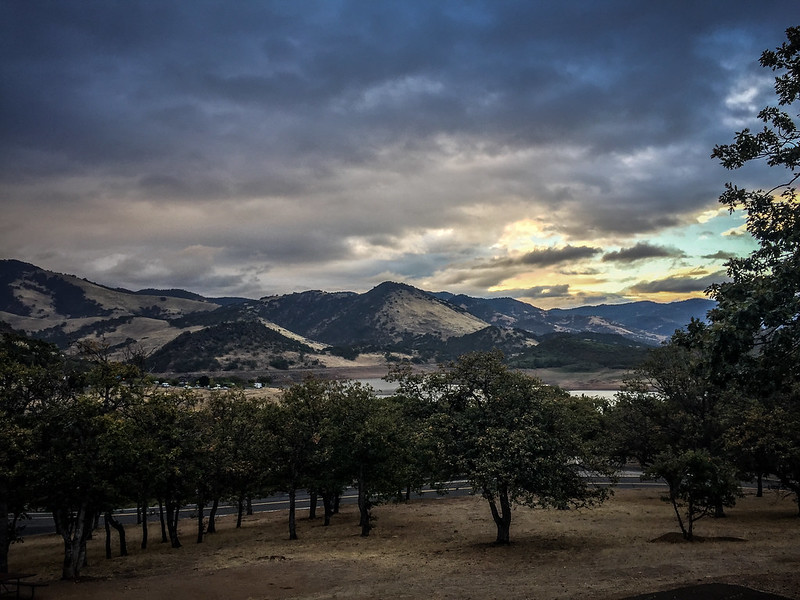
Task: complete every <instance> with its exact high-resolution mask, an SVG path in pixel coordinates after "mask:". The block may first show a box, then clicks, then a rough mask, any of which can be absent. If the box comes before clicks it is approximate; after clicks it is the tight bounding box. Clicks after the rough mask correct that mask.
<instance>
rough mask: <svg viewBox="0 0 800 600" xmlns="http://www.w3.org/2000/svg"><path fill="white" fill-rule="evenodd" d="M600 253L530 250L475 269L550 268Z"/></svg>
mask: <svg viewBox="0 0 800 600" xmlns="http://www.w3.org/2000/svg"><path fill="white" fill-rule="evenodd" d="M599 252H600V249H599V248H591V247H589V246H569V245H567V246H564V247H563V248H544V249H541V250H532V251H530V252H526V253H525V254H522V255H521V256H514V257H508V258H499V259H495V260H493V261H491V262H489V263H486V264H484V265H480V266H478V267H476V268H497V267H513V266H526V267H552V266H554V265H559V264H563V263H567V262H574V261H579V260H582V259H587V258H591V257H593V256H594V255H596V254H598V253H599Z"/></svg>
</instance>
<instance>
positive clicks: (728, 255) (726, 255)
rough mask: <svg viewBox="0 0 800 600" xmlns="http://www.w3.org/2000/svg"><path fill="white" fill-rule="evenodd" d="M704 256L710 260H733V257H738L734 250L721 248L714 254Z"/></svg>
mask: <svg viewBox="0 0 800 600" xmlns="http://www.w3.org/2000/svg"><path fill="white" fill-rule="evenodd" d="M703 258H707V259H709V260H731V259H732V258H737V255H736V254H734V253H733V252H724V251H722V250H720V251H719V252H714V254H704V255H703Z"/></svg>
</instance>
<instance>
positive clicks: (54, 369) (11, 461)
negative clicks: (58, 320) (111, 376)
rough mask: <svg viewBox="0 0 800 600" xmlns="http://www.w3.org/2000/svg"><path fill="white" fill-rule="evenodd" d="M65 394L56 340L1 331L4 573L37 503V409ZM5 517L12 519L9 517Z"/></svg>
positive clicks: (0, 563) (0, 549)
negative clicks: (22, 523)
mask: <svg viewBox="0 0 800 600" xmlns="http://www.w3.org/2000/svg"><path fill="white" fill-rule="evenodd" d="M65 393H66V380H65V371H64V361H63V357H62V356H61V353H60V352H59V350H58V348H56V347H55V346H54V345H52V344H48V343H45V342H40V341H36V340H32V339H28V338H26V337H24V336H22V335H17V334H14V333H2V334H0V515H3V519H4V522H3V523H2V524H0V573H6V572H8V552H9V547H10V545H11V543H13V542H15V541H18V540H19V539H20V537H19V521H20V518H21V517H23V516H24V514H25V511H26V510H27V508H28V507H29V506H30V504H31V502H32V501H33V489H32V488H33V484H34V483H35V480H36V478H35V475H34V471H35V468H36V465H37V460H36V457H37V454H36V452H35V451H34V448H35V429H36V426H37V419H36V412H37V411H38V410H39V408H40V407H41V406H42V405H43V404H46V403H49V402H53V401H56V400H57V399H59V398H60V397H62V396H63V395H64V394H65ZM6 515H8V516H9V520H8V521H5V519H6Z"/></svg>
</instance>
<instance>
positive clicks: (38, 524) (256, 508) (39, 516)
mask: <svg viewBox="0 0 800 600" xmlns="http://www.w3.org/2000/svg"><path fill="white" fill-rule="evenodd" d="M619 475H620V479H619V482H618V483H617V487H624V488H630V487H651V486H656V487H663V484H661V483H658V482H647V481H642V480H641V471H640V470H627V469H626V470H624V471H621V472H620V474H619ZM597 483H598V484H599V485H607V484H608V481H607V480H600V481H598V482H597ZM446 490H447V496H451V497H454V496H466V495H469V494H470V493H471V491H472V490H471V488H470V486H469V484H468V483H467V481H466V480H459V481H452V482H450V483H449V484H448V486H447V487H446ZM436 495H437V492H436V490H435V489H432V488H430V487H426V488H424V489H423V490H422V491H421V492H420V493H414V494H413V495H412V499H413V498H422V497H431V496H436ZM357 500H358V496H357V493H356V490H355V489H353V488H350V489H347V490H345V492H344V494H342V496H341V502H342V503H343V504H355V503H356V502H357ZM296 503H297V510H298V511H306V510H309V508H310V505H311V500H310V498H309V496H308V494H307V493H306V492H299V491H298V493H297V498H296ZM318 506H319V510H320V511H321V510H322V506H321V503H320V504H319V505H318ZM288 509H289V496H288V495H287V494H275V495H272V496H268V497H266V498H258V499H255V500H253V512H274V511H285V510H288ZM194 511H195V507H194V506H193V505H190V506H186V507H184V508H183V509H182V510H181V515H182V517H183V518H190V517H192V516H193V515H196V513H195V512H194ZM236 511H237V508H236V505H235V504H223V505H220V507H219V509H218V510H217V515H218V516H226V515H235V514H236ZM148 513H149V516H148V520H150V521H155V520H157V519H158V506H153V507H150V508H149V510H148ZM206 514H208V509H206ZM114 516H115V517H116V518H117V519H118V520H119V521H121V522H122V523H124V524H126V525H131V524H134V523H136V509H135V508H125V509H121V510H118V511H116V512H115V513H114ZM20 524H21V525H22V526H24V529H23V530H22V531H21V535H22V537H25V536H29V535H41V534H49V533H54V532H55V527H54V525H53V516H52V514H51V513H49V512H35V513H29V514H28V519H27V520H25V521H21V522H20Z"/></svg>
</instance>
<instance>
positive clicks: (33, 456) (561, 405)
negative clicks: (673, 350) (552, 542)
mask: <svg viewBox="0 0 800 600" xmlns="http://www.w3.org/2000/svg"><path fill="white" fill-rule="evenodd" d="M83 356H84V359H85V361H84V362H83V363H80V365H78V366H76V365H74V364H72V365H70V364H68V363H66V362H65V360H64V357H63V356H62V355H61V354H60V353H59V352H58V351H57V350H56V349H55V347H54V346H51V345H49V344H46V343H44V342H39V341H35V340H30V339H27V338H24V337H21V336H18V335H15V334H11V333H9V334H4V335H3V336H2V343H0V365H2V367H1V369H2V370H1V371H0V390H1V392H0V423H2V427H3V429H2V431H0V439H1V440H2V445H0V448H2V454H0V511H4V512H5V513H6V514H9V515H11V518H10V520H9V523H8V527H7V528H3V538H2V539H0V544H1V545H0V569H1V570H7V568H8V551H9V546H10V544H11V543H12V542H13V541H14V539H15V537H16V535H17V525H18V523H19V519H20V518H21V517H23V516H24V513H25V511H26V510H30V509H47V510H50V511H52V513H53V516H54V519H55V522H56V526H57V530H58V532H59V533H60V534H61V536H62V537H63V540H64V563H63V569H62V576H63V577H64V578H69V579H71V578H75V577H77V576H78V574H79V572H80V569H81V568H82V566H83V565H84V564H85V561H86V543H87V540H88V539H89V538H90V536H91V534H92V531H93V530H94V529H95V527H96V526H97V521H98V519H99V517H100V516H103V517H104V520H105V524H106V553H107V555H108V556H109V557H110V555H111V544H110V539H111V537H110V530H111V528H112V527H113V528H115V529H116V530H117V531H118V532H119V537H120V553H121V554H126V553H127V549H126V540H125V531H124V528H123V527H122V526H121V525H120V524H119V523H118V522H117V521H116V519H115V518H114V514H113V511H114V509H115V508H117V507H120V506H127V505H134V504H135V505H136V506H139V507H141V508H142V515H143V519H142V542H141V543H142V548H146V547H147V544H148V539H147V531H148V528H147V525H148V524H147V510H146V507H148V506H150V505H151V503H153V502H157V503H158V505H159V507H160V508H161V510H160V511H159V514H160V517H161V528H162V541H163V542H169V543H170V544H171V545H172V547H175V548H178V547H180V545H181V542H180V540H179V537H178V518H179V514H180V510H181V508H182V507H184V506H186V505H187V504H192V505H194V506H195V507H196V508H195V509H194V510H195V511H196V515H197V541H198V542H201V541H202V540H203V536H204V535H205V534H207V533H213V532H214V530H215V516H216V511H217V507H218V506H219V503H220V502H221V501H232V502H236V503H238V506H239V520H238V524H239V525H240V524H241V516H242V512H243V507H244V504H245V501H246V499H247V498H250V497H253V496H255V495H262V494H269V493H273V492H276V491H284V492H287V493H288V496H289V501H290V508H289V519H288V522H289V537H290V539H296V538H297V527H296V516H295V512H296V511H295V497H296V493H297V491H298V490H308V491H309V492H310V493H311V494H312V506H313V507H316V504H317V501H316V500H317V498H321V499H322V504H323V507H324V519H325V524H326V525H327V524H328V523H329V522H330V519H331V518H332V515H333V514H334V513H335V512H336V507H337V499H338V496H339V495H340V493H341V492H342V491H343V489H345V488H347V487H350V486H353V487H355V488H356V489H357V490H358V507H359V515H360V522H359V526H360V528H361V533H362V535H364V536H366V535H368V534H369V531H370V528H371V527H372V521H373V516H372V509H373V507H374V505H375V504H376V503H378V502H381V501H386V500H400V499H403V498H407V497H408V496H409V494H410V493H411V491H412V490H418V489H420V488H421V487H422V485H423V484H425V483H431V482H433V483H436V484H443V483H444V482H446V481H448V480H449V479H451V478H454V477H464V476H466V477H467V478H468V479H469V480H470V481H471V483H472V485H473V487H474V489H475V490H476V491H478V492H480V493H481V494H482V496H483V497H484V498H485V499H486V500H487V501H488V504H489V507H490V509H491V512H492V515H493V517H494V519H495V522H496V523H497V541H498V542H501V543H507V542H508V541H509V539H510V525H511V505H512V504H513V503H520V504H525V505H529V506H534V505H542V506H558V507H566V506H568V505H570V504H572V505H575V506H585V505H590V504H592V503H594V502H597V501H601V500H602V499H603V498H604V497H605V487H595V486H592V485H591V482H590V480H589V479H587V478H586V474H587V473H588V472H589V471H596V472H598V473H602V474H604V475H610V473H611V471H612V470H613V469H612V467H611V465H610V463H609V462H608V461H607V460H606V461H603V460H601V459H600V458H598V457H600V456H603V453H602V452H600V451H599V442H598V440H599V439H601V436H602V419H601V417H602V415H601V413H600V412H599V411H597V410H596V407H595V406H594V404H593V403H592V401H591V400H589V399H586V398H581V399H576V398H572V397H570V396H569V395H568V394H567V393H566V392H563V391H561V390H558V389H555V388H550V387H549V386H545V385H543V384H542V383H541V382H540V381H538V380H536V379H532V378H529V377H526V376H523V375H520V374H518V373H515V372H511V371H509V370H508V369H507V367H506V366H505V365H504V363H503V357H502V354H501V353H499V352H493V353H476V354H471V355H465V356H464V357H462V358H461V359H460V360H459V361H457V362H456V363H454V364H452V365H449V367H448V368H442V369H441V370H440V371H439V372H437V373H434V374H429V375H419V374H414V373H412V372H411V371H410V370H408V369H407V368H403V367H399V368H398V369H397V370H396V371H395V372H394V373H393V377H394V378H395V379H396V380H397V381H398V385H399V387H400V392H399V393H398V394H397V395H396V396H393V397H390V398H384V397H379V396H377V395H376V394H375V393H374V391H373V390H372V389H371V388H369V387H367V386H363V385H361V384H359V383H356V382H340V381H322V380H318V379H308V380H306V381H304V382H303V383H299V384H295V385H293V386H291V387H289V388H287V389H286V390H285V391H284V392H283V394H282V396H281V398H280V400H279V401H267V400H263V399H262V400H258V399H252V398H248V397H246V396H245V395H244V394H243V393H242V392H236V391H232V392H227V393H219V394H211V395H207V396H205V397H202V398H201V397H200V396H199V395H198V394H199V393H198V392H196V391H194V390H163V389H161V388H158V387H154V386H152V385H150V384H148V382H147V379H146V378H145V377H144V376H143V373H142V371H141V369H140V368H139V366H137V365H136V364H135V363H131V362H128V363H121V362H114V361H111V360H109V359H108V356H107V352H106V349H105V348H103V347H102V346H98V345H92V344H85V345H84V346H83ZM206 509H208V510H209V512H208V513H206ZM312 516H315V515H312Z"/></svg>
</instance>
